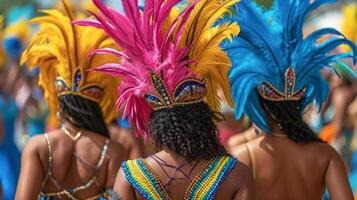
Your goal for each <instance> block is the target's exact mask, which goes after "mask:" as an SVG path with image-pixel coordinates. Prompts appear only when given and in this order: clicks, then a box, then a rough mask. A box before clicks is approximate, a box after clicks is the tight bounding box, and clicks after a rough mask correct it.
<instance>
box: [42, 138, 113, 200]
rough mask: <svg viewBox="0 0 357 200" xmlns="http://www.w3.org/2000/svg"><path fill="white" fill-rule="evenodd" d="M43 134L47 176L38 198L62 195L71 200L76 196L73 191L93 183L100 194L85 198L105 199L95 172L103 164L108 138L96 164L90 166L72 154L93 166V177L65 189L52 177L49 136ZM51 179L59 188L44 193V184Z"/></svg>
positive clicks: (59, 197)
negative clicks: (79, 184)
mask: <svg viewBox="0 0 357 200" xmlns="http://www.w3.org/2000/svg"><path fill="white" fill-rule="evenodd" d="M44 135H45V139H46V143H47V148H48V171H47V176H46V178H45V180H44V181H43V183H42V189H41V191H42V192H41V193H40V194H39V196H38V199H39V200H53V199H62V197H66V198H68V199H71V200H76V199H77V198H76V197H75V193H76V192H79V191H83V190H85V189H88V188H89V187H91V186H92V185H95V186H96V187H98V188H99V189H100V191H101V192H100V194H97V195H95V196H92V197H90V198H86V200H94V199H106V198H105V194H106V192H105V189H104V188H103V187H102V186H101V184H100V183H99V181H98V179H97V177H96V174H97V172H98V171H99V169H100V167H101V166H102V165H103V162H104V158H105V155H106V154H107V151H108V144H109V140H108V139H107V140H106V141H105V144H104V146H103V147H102V152H101V155H100V158H99V160H98V163H97V165H96V166H92V165H90V164H89V163H87V162H85V161H84V160H82V159H80V158H79V157H78V156H77V155H76V154H75V153H74V156H75V157H76V159H78V160H79V161H80V162H81V163H83V164H84V165H86V166H89V167H91V168H93V169H94V170H95V173H94V177H93V178H91V179H90V180H89V181H87V182H86V183H85V184H83V185H81V186H78V187H76V188H71V189H65V188H64V187H62V186H61V184H60V183H59V182H58V181H57V180H56V179H55V178H54V177H53V173H52V160H53V157H52V145H51V141H50V138H49V136H48V134H47V133H46V134H44ZM49 181H51V182H52V183H53V184H54V185H55V186H56V188H57V189H58V190H59V191H58V192H48V193H45V192H43V191H44V189H45V186H46V184H47V183H48V182H49Z"/></svg>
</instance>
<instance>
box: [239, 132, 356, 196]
mask: <svg viewBox="0 0 357 200" xmlns="http://www.w3.org/2000/svg"><path fill="white" fill-rule="evenodd" d="M233 153H234V155H236V156H237V157H238V158H239V159H240V160H241V161H242V162H244V163H246V164H247V165H248V166H249V167H250V168H251V169H252V170H253V174H254V176H255V181H256V187H257V199H266V200H269V199H275V200H276V199H284V200H285V199H289V200H290V199H291V200H294V199H296V200H299V199H306V200H310V199H311V200H316V199H321V198H322V196H323V192H324V189H325V186H326V185H327V186H328V189H329V192H330V196H331V197H332V199H352V193H351V191H350V189H349V185H348V181H347V175H346V172H345V169H344V167H343V163H342V161H341V160H340V158H339V156H338V154H337V152H336V151H335V150H334V149H333V148H332V147H330V146H329V145H327V144H325V143H318V142H313V143H308V144H297V143H295V142H293V141H292V140H290V139H288V138H287V137H278V136H264V137H260V138H257V139H256V140H253V141H251V142H249V143H247V144H244V145H241V146H240V148H238V149H237V150H236V151H235V152H233ZM331 177H334V178H333V179H334V180H332V179H331ZM334 197H335V198H334Z"/></svg>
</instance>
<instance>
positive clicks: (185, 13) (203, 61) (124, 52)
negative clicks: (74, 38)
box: [75, 0, 239, 135]
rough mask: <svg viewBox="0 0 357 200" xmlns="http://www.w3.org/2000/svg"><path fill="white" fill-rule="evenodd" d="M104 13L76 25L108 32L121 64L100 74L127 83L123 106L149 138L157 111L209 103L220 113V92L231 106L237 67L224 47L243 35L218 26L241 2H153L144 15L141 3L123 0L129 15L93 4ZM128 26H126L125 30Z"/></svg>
mask: <svg viewBox="0 0 357 200" xmlns="http://www.w3.org/2000/svg"><path fill="white" fill-rule="evenodd" d="M93 2H94V4H95V5H96V6H97V8H98V9H99V10H100V12H99V13H98V14H94V16H95V18H96V20H93V19H89V20H80V21H76V22H75V23H76V24H79V25H83V26H94V27H97V28H100V29H103V30H105V31H106V33H107V34H108V35H109V36H110V37H112V38H113V39H114V40H115V41H116V42H117V44H118V45H119V46H120V48H121V51H115V50H114V51H113V50H108V49H106V50H103V49H98V50H96V52H97V53H111V54H114V55H116V56H117V57H118V58H120V59H121V63H108V64H106V65H103V66H101V67H99V68H97V69H96V70H98V71H102V72H105V73H108V74H111V75H113V76H117V77H120V78H122V79H123V83H122V84H121V85H120V86H119V89H118V90H119V91H121V92H120V96H119V99H118V101H117V102H118V103H117V104H118V107H119V108H123V110H124V112H123V116H124V117H128V119H129V120H130V121H133V122H134V124H135V126H136V128H137V133H141V134H143V135H147V134H148V127H147V126H148V120H149V118H150V113H151V111H153V110H160V109H169V108H172V107H175V106H184V105H190V104H195V103H198V102H202V101H203V100H206V102H207V103H208V104H209V106H210V107H211V109H212V110H214V111H219V107H220V101H219V97H218V90H219V89H220V88H222V89H223V91H224V94H225V96H226V98H227V99H228V102H229V103H230V105H232V106H233V102H232V99H231V95H230V87H229V81H228V71H229V69H230V66H231V63H230V59H229V58H228V56H227V55H226V53H225V52H224V51H223V50H222V48H221V47H220V43H221V42H222V41H224V40H226V39H232V36H236V35H237V34H238V33H239V26H238V24H237V23H236V22H233V23H230V22H229V23H223V24H219V25H217V26H215V25H216V24H215V23H216V22H217V21H218V19H220V18H223V16H224V14H226V13H228V12H229V8H230V6H231V5H233V4H235V3H237V2H238V0H201V1H198V0H195V1H194V2H190V4H189V5H187V7H186V8H185V9H183V10H181V8H179V7H175V5H177V4H178V3H179V2H180V0H148V1H146V2H145V6H144V9H143V10H142V11H140V9H139V5H138V1H136V0H122V5H123V9H124V11H125V13H124V14H122V13H119V12H117V11H115V10H113V9H112V8H110V7H108V6H106V5H105V4H104V3H103V1H102V0H93ZM123 24H125V26H123Z"/></svg>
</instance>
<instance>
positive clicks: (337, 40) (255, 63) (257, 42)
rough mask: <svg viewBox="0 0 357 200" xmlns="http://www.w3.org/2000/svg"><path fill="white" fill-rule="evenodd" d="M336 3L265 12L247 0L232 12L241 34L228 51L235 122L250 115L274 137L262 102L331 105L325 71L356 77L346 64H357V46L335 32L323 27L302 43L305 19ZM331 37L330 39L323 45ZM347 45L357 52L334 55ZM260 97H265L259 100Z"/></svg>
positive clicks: (291, 4)
mask: <svg viewBox="0 0 357 200" xmlns="http://www.w3.org/2000/svg"><path fill="white" fill-rule="evenodd" d="M332 2H335V1H334V0H315V1H313V2H311V1H310V0H275V1H274V4H273V6H272V8H271V9H270V10H264V9H263V8H262V7H260V6H258V5H257V4H256V3H255V2H253V1H252V0H242V1H241V2H239V3H238V4H237V5H235V7H233V13H235V15H233V16H227V18H225V20H227V19H229V20H232V21H237V22H238V23H239V24H240V27H241V32H240V34H239V35H238V36H237V37H236V38H235V39H234V40H233V42H232V43H230V42H228V41H227V42H225V43H223V46H224V48H225V50H226V52H227V53H228V55H229V56H230V58H231V60H232V69H231V71H230V74H229V80H230V84H231V90H232V97H233V99H234V102H235V104H236V111H235V112H236V113H235V114H236V117H237V118H238V119H239V118H240V117H241V116H242V113H243V112H244V113H246V114H247V115H248V116H249V117H250V119H251V120H252V121H253V122H254V123H255V125H257V126H258V127H259V128H261V129H262V130H263V131H265V132H267V133H269V129H268V125H267V122H266V120H265V117H264V110H263V108H262V106H261V104H260V100H259V99H260V97H262V98H265V99H269V100H273V101H292V100H301V102H302V105H301V108H304V107H305V106H306V105H308V104H310V103H312V102H314V103H316V104H317V105H318V106H319V107H321V105H322V104H323V102H324V101H325V100H326V98H327V96H328V92H329V86H328V83H327V82H326V80H325V79H324V78H323V77H322V76H321V74H320V70H321V69H322V68H324V67H328V68H330V69H331V70H332V71H334V72H335V73H337V74H338V73H339V72H338V70H336V69H335V68H334V66H333V65H334V63H337V64H338V65H339V66H340V67H341V66H342V67H343V68H344V70H348V71H349V72H350V73H351V74H353V76H354V77H355V78H356V73H355V72H354V71H353V70H352V69H350V68H349V67H348V66H347V65H346V64H345V63H344V62H343V59H346V58H352V59H353V63H354V64H356V61H357V47H356V45H355V44H354V43H353V42H351V41H350V40H348V39H346V38H345V37H344V36H343V35H342V34H341V33H340V32H338V31H337V30H335V29H333V28H323V29H320V30H317V31H315V32H313V33H311V34H310V35H309V36H307V37H306V38H305V39H304V38H303V25H304V21H305V18H306V16H307V15H308V14H309V13H310V12H311V11H313V10H315V9H316V8H317V7H319V6H320V5H322V4H324V3H332ZM325 36H329V39H327V40H325V41H323V42H318V41H319V39H321V38H324V37H325ZM341 45H348V46H350V47H351V49H352V51H353V53H336V52H335V51H334V50H335V49H336V48H337V47H339V46H341ZM259 96H260V97H259Z"/></svg>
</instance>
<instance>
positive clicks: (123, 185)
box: [114, 169, 136, 200]
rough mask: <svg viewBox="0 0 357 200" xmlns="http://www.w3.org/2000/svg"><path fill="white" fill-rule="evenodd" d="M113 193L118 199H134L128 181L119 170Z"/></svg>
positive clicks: (132, 190) (133, 193)
mask: <svg viewBox="0 0 357 200" xmlns="http://www.w3.org/2000/svg"><path fill="white" fill-rule="evenodd" d="M114 191H115V192H116V193H117V194H118V196H119V197H120V198H119V199H123V200H126V199H136V196H135V192H134V189H133V188H132V187H131V185H130V183H129V181H127V180H126V178H125V175H124V172H123V170H122V169H120V170H119V173H118V175H117V177H116V180H115V184H114Z"/></svg>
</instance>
